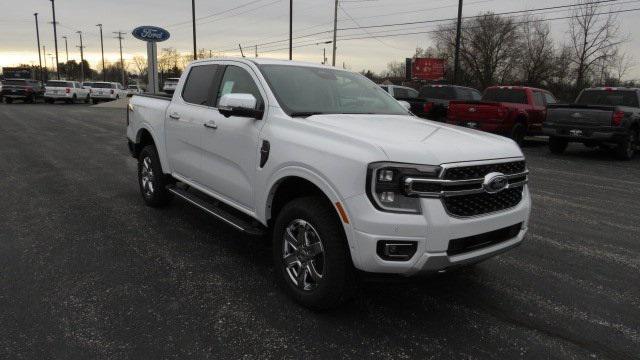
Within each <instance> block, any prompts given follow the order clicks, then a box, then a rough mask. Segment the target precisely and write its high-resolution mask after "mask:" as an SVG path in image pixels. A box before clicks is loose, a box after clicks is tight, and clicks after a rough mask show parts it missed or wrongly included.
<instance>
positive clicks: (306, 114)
mask: <svg viewBox="0 0 640 360" xmlns="http://www.w3.org/2000/svg"><path fill="white" fill-rule="evenodd" d="M322 114H325V113H323V112H322V111H298V112H292V113H291V114H290V115H289V116H291V117H305V118H306V117H309V116H313V115H322Z"/></svg>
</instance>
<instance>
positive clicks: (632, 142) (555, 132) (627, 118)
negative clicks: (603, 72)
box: [543, 88, 640, 160]
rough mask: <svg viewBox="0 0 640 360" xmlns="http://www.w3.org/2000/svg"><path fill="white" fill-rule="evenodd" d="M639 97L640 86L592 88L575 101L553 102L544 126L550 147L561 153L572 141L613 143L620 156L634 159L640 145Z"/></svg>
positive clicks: (592, 145)
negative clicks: (634, 87) (563, 103)
mask: <svg viewBox="0 0 640 360" xmlns="http://www.w3.org/2000/svg"><path fill="white" fill-rule="evenodd" d="M639 99H640V90H639V89H631V88H591V89H585V90H583V91H582V92H581V93H580V95H579V96H578V98H577V99H576V102H575V104H569V105H560V104H558V105H550V106H549V109H548V111H547V119H546V121H545V123H544V127H543V129H544V133H545V135H549V149H550V150H551V152H552V153H554V154H561V153H563V152H564V151H565V150H566V148H567V145H568V144H569V143H570V142H577V143H583V144H585V145H586V146H589V147H596V146H601V147H608V146H610V145H611V146H612V147H613V150H614V152H615V154H616V156H617V157H618V158H620V159H622V160H630V159H631V158H633V155H634V154H635V152H636V151H637V150H638V149H640V136H639V135H640V102H639Z"/></svg>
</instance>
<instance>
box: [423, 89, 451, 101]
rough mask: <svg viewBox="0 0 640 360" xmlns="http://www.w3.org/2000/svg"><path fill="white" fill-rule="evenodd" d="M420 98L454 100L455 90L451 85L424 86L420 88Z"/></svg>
mask: <svg viewBox="0 0 640 360" xmlns="http://www.w3.org/2000/svg"><path fill="white" fill-rule="evenodd" d="M420 97H421V98H423V99H424V98H431V99H441V100H456V90H455V89H454V88H452V87H436V86H425V87H423V88H422V89H420Z"/></svg>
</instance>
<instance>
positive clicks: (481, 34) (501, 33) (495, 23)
mask: <svg viewBox="0 0 640 360" xmlns="http://www.w3.org/2000/svg"><path fill="white" fill-rule="evenodd" d="M434 40H435V42H436V48H437V49H442V51H443V53H446V54H447V55H446V58H452V57H453V56H452V54H453V52H454V48H455V24H453V23H452V24H447V25H443V26H441V27H440V28H439V29H438V31H436V32H435V33H434ZM518 40H519V32H518V26H517V25H516V23H515V22H514V21H513V19H510V18H503V17H500V16H498V15H495V14H492V13H487V14H484V15H482V16H478V17H474V18H472V19H468V20H465V21H464V24H463V29H462V41H461V47H460V55H461V56H460V57H461V60H462V62H461V67H462V71H463V72H464V73H466V76H468V77H470V79H471V81H472V82H474V83H475V85H477V86H479V87H481V88H486V87H488V86H491V85H494V84H496V83H504V82H508V81H511V80H513V77H514V70H515V65H516V64H517V59H518V56H519V55H518Z"/></svg>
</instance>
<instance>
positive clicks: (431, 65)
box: [411, 58, 445, 81]
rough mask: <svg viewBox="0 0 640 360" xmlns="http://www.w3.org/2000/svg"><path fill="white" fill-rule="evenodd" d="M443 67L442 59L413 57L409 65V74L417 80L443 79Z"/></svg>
mask: <svg viewBox="0 0 640 360" xmlns="http://www.w3.org/2000/svg"><path fill="white" fill-rule="evenodd" d="M444 68H445V61H444V59H432V58H415V59H413V64H412V66H411V75H412V77H413V78H414V79H419V80H433V81H437V80H443V79H444Z"/></svg>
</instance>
